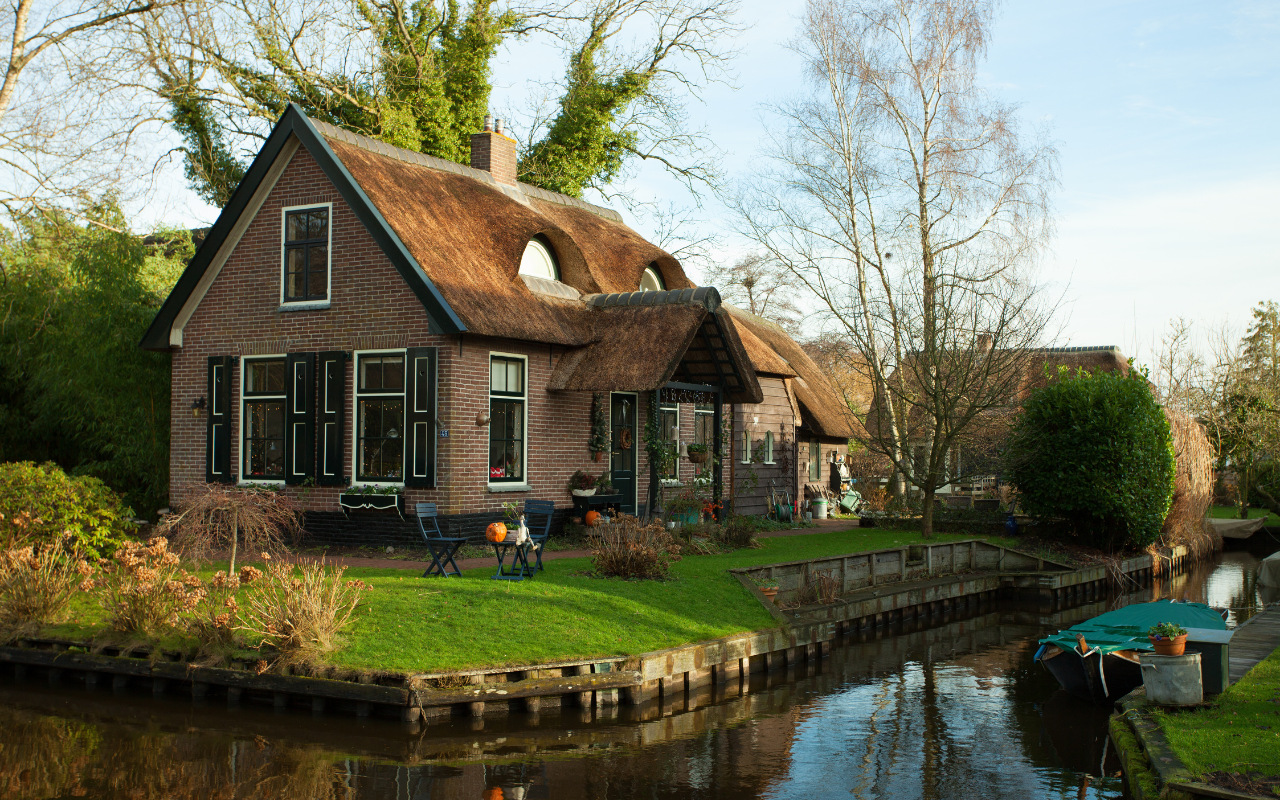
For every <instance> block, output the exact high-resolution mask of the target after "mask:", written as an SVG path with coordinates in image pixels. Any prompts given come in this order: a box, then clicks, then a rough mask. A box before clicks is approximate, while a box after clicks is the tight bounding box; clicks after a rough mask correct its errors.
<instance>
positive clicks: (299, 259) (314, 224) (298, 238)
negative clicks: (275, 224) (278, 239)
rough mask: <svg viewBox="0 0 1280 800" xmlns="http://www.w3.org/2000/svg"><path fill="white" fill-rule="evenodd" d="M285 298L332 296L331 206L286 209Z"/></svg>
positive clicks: (300, 300)
mask: <svg viewBox="0 0 1280 800" xmlns="http://www.w3.org/2000/svg"><path fill="white" fill-rule="evenodd" d="M283 283H284V286H283V291H282V293H281V294H282V296H281V298H280V299H281V300H282V301H283V302H285V303H315V302H324V301H327V300H328V299H329V209H328V208H327V207H321V208H301V209H286V210H285V213H284V279H283Z"/></svg>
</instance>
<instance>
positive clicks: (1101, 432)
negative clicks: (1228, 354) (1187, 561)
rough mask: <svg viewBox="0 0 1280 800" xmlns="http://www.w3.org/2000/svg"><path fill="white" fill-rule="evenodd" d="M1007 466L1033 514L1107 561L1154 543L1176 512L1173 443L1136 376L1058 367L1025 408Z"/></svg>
mask: <svg viewBox="0 0 1280 800" xmlns="http://www.w3.org/2000/svg"><path fill="white" fill-rule="evenodd" d="M1005 460H1006V470H1007V474H1008V475H1009V476H1010V478H1012V480H1013V482H1014V483H1015V484H1016V485H1017V487H1018V491H1019V493H1020V498H1021V502H1022V505H1023V507H1024V508H1025V509H1026V510H1027V511H1028V512H1029V513H1031V514H1032V515H1034V516H1037V517H1042V518H1057V519H1065V520H1066V521H1067V522H1068V523H1069V524H1070V525H1071V529H1072V532H1073V534H1074V536H1075V537H1076V538H1077V540H1078V541H1080V542H1081V543H1083V544H1087V545H1091V546H1095V547H1100V548H1102V549H1104V550H1107V551H1115V550H1117V549H1123V548H1141V547H1146V546H1147V545H1149V544H1151V543H1152V542H1154V541H1155V540H1156V539H1157V538H1158V537H1159V535H1160V527H1161V525H1163V524H1164V519H1165V516H1166V515H1167V514H1168V513H1169V506H1170V504H1171V503H1172V502H1173V487H1174V451H1173V437H1172V434H1171V432H1170V430H1169V422H1168V420H1167V419H1166V418H1165V416H1164V412H1163V411H1162V410H1161V408H1160V405H1159V403H1157V402H1156V399H1155V397H1153V396H1152V394H1151V389H1150V387H1149V386H1148V385H1147V379H1146V375H1145V373H1142V372H1138V371H1131V372H1129V374H1127V375H1121V374H1120V373H1118V372H1099V373H1095V374H1090V373H1088V372H1086V371H1083V370H1080V371H1078V372H1077V373H1075V374H1074V375H1073V374H1071V373H1070V371H1069V370H1067V368H1066V367H1060V368H1059V371H1058V376H1057V379H1056V380H1053V381H1051V382H1050V383H1049V384H1048V385H1047V386H1045V387H1042V388H1040V389H1037V390H1036V391H1035V392H1033V393H1032V394H1031V396H1030V397H1029V398H1028V399H1027V401H1026V402H1025V403H1024V404H1023V407H1022V414H1021V416H1020V417H1019V419H1018V422H1017V424H1016V425H1015V427H1014V432H1013V436H1012V437H1011V438H1010V440H1009V444H1008V447H1007V448H1006V450H1005Z"/></svg>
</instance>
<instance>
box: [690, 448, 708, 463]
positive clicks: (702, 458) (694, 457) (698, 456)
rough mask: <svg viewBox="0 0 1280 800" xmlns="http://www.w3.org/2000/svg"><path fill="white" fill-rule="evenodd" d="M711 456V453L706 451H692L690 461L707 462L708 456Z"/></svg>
mask: <svg viewBox="0 0 1280 800" xmlns="http://www.w3.org/2000/svg"><path fill="white" fill-rule="evenodd" d="M709 456H710V454H709V453H707V452H705V451H703V452H701V453H690V454H689V463H690V464H705V463H706V462H707V458H708V457H709Z"/></svg>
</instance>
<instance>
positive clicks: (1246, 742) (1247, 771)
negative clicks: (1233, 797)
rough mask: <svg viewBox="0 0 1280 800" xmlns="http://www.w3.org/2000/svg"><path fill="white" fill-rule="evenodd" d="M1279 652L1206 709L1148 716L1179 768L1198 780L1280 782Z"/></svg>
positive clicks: (1168, 711) (1255, 668) (1171, 711)
mask: <svg viewBox="0 0 1280 800" xmlns="http://www.w3.org/2000/svg"><path fill="white" fill-rule="evenodd" d="M1277 704H1280V651H1276V652H1273V653H1272V654H1271V655H1270V656H1268V657H1267V658H1266V659H1265V660H1263V661H1262V662H1260V663H1259V664H1258V665H1257V666H1255V667H1254V668H1253V669H1251V670H1249V672H1248V673H1247V674H1246V675H1245V676H1244V677H1243V678H1241V679H1240V682H1239V683H1237V684H1235V685H1234V686H1232V687H1230V688H1229V689H1227V690H1226V691H1225V692H1223V693H1222V694H1221V695H1219V696H1218V699H1217V700H1216V701H1215V702H1214V703H1213V704H1212V705H1210V706H1208V707H1205V708H1197V709H1194V710H1190V711H1175V710H1155V711H1153V712H1152V713H1153V716H1154V717H1155V719H1156V720H1157V721H1158V722H1159V724H1160V727H1161V728H1162V729H1163V730H1164V735H1165V738H1166V739H1168V741H1169V744H1170V746H1171V747H1173V749H1174V752H1176V753H1177V754H1178V758H1180V759H1181V760H1182V763H1184V764H1186V765H1187V769H1189V770H1190V771H1191V772H1192V773H1194V774H1195V775H1196V776H1197V777H1200V778H1203V777H1204V776H1206V775H1208V774H1209V773H1214V772H1219V771H1221V772H1227V773H1235V774H1240V775H1254V776H1262V777H1265V778H1280V705H1277Z"/></svg>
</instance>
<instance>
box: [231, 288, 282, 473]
mask: <svg viewBox="0 0 1280 800" xmlns="http://www.w3.org/2000/svg"><path fill="white" fill-rule="evenodd" d="M282 274H283V273H282ZM281 285H282V286H283V283H282V284H281ZM253 361H283V362H284V368H285V376H284V380H285V388H284V389H283V390H281V392H280V403H281V404H282V405H284V404H286V403H287V402H288V386H289V356H288V354H286V353H276V354H274V355H261V356H241V357H240V388H239V395H240V407H239V412H240V419H239V425H238V426H237V427H238V429H239V430H238V432H237V434H236V449H237V450H239V451H240V452H239V459H238V460H239V462H240V464H239V467H240V474H239V475H238V476H237V485H239V486H250V485H256V484H264V483H266V484H277V485H280V486H284V478H253V477H249V474H248V473H249V470H247V469H245V463H244V462H245V457H246V456H247V453H246V451H245V446H244V420H245V417H246V416H248V415H247V414H245V413H244V401H245V396H244V368H245V365H246V364H247V363H250V362H253ZM269 397H275V395H269ZM249 399H251V400H261V399H266V398H260V397H253V398H249ZM284 428H285V431H284V435H285V439H286V440H287V439H288V438H289V409H288V408H287V407H286V408H285V410H284ZM283 444H284V442H283V440H282V441H281V445H283ZM284 468H285V472H286V474H287V473H288V470H289V465H288V464H285V467H284Z"/></svg>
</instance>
